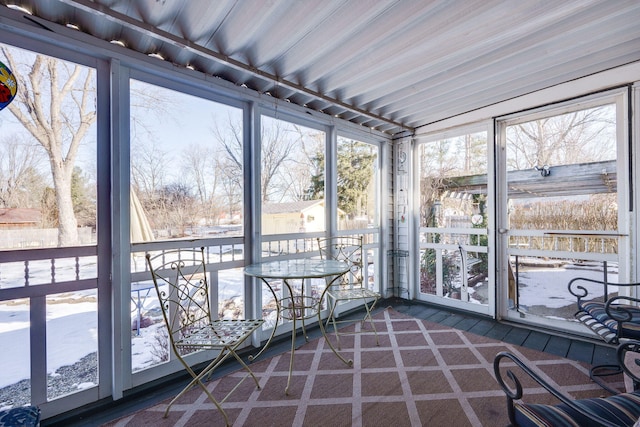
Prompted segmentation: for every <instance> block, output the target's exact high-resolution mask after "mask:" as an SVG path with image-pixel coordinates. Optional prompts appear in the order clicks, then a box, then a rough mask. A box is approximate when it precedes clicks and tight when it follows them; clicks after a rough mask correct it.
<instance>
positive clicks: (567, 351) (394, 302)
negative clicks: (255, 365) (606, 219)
mask: <svg viewBox="0 0 640 427" xmlns="http://www.w3.org/2000/svg"><path fill="white" fill-rule="evenodd" d="M389 306H391V307H393V308H394V309H395V310H397V311H398V312H400V313H403V314H406V315H408V316H412V317H415V318H418V319H424V320H428V321H430V322H435V323H440V324H442V325H446V326H450V327H452V328H456V329H460V330H464V331H468V332H472V333H475V334H478V335H483V336H486V337H489V338H493V339H496V340H499V341H504V342H507V343H510V344H515V345H520V346H524V347H527V348H531V349H535V350H539V351H543V352H547V353H551V354H554V355H557V356H561V357H566V358H569V359H573V360H578V361H581V362H586V363H589V364H593V365H598V364H602V363H610V362H611V361H612V360H615V348H614V347H612V346H606V345H604V344H601V343H600V342H599V341H595V340H594V341H593V342H589V341H585V340H583V339H572V338H569V337H562V336H556V335H551V334H548V333H545V332H544V331H540V330H536V329H528V328H525V327H523V326H520V325H516V324H509V323H503V322H497V321H494V320H492V319H489V318H486V317H483V316H479V315H476V314H473V313H464V312H459V311H452V310H448V309H446V308H443V307H436V306H433V305H431V304H426V303H422V302H416V301H407V300H404V299H400V298H391V299H387V300H383V301H381V302H380V303H379V304H378V308H377V310H383V309H384V308H386V307H389ZM361 316H362V312H355V313H351V314H350V315H349V316H348V317H351V318H353V319H358V318H361ZM307 333H308V336H309V339H315V338H319V337H320V336H321V334H320V329H319V328H318V327H314V328H311V329H309V330H307ZM301 335H302V334H300V336H299V337H298V339H299V343H300V344H302V343H303V341H304V337H302V336H301ZM290 348H291V341H290V339H288V338H287V337H286V336H285V337H282V338H280V339H279V340H277V341H274V342H273V343H272V344H271V345H270V346H269V348H268V349H267V350H266V351H265V353H264V355H263V356H261V358H263V357H264V358H268V357H271V356H273V355H276V354H279V353H282V352H286V351H289V350H290ZM236 368H237V366H235V365H234V364H232V363H230V364H229V366H228V367H225V366H223V367H221V368H220V369H218V370H217V371H216V375H215V376H221V375H225V374H226V373H228V372H230V371H232V370H235V369H236ZM185 381H186V377H185V376H184V375H182V374H176V375H175V376H173V377H171V378H165V379H163V380H162V381H160V380H159V381H156V382H154V383H151V384H147V385H145V386H144V387H139V388H138V389H136V390H133V391H130V392H128V393H127V394H126V395H125V397H124V398H123V399H121V400H118V401H115V402H113V401H111V400H110V399H108V400H107V401H103V402H98V403H95V404H91V405H88V406H86V407H83V408H80V409H77V410H74V411H71V412H70V413H67V414H61V415H59V416H56V417H53V418H50V419H47V420H43V422H42V423H41V425H42V426H43V427H49V426H54V427H58V426H60V427H61V426H64V427H76V426H77V427H80V426H82V427H93V426H95V427H98V426H100V425H102V424H103V423H106V422H108V421H112V420H115V419H117V418H120V417H123V416H125V415H127V414H130V413H132V412H135V411H136V410H138V409H141V408H143V407H147V406H150V405H153V404H155V403H157V402H160V401H162V400H164V399H166V398H169V397H172V396H174V395H176V394H177V393H178V392H179V391H180V390H181V389H182V387H183V386H184V384H186V383H185Z"/></svg>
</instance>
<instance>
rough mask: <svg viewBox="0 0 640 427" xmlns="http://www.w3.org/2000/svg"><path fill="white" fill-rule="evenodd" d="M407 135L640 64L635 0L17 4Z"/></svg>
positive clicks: (64, 0) (85, 0)
mask: <svg viewBox="0 0 640 427" xmlns="http://www.w3.org/2000/svg"><path fill="white" fill-rule="evenodd" d="M4 3H5V4H7V3H12V4H20V5H23V6H24V7H25V8H27V9H29V10H30V11H31V13H32V14H33V15H34V16H37V17H40V18H43V19H45V20H48V21H52V22H55V23H59V24H63V25H66V24H69V23H70V24H75V25H77V26H78V27H79V29H80V31H83V32H86V33H89V34H91V35H93V36H95V37H98V38H100V39H104V40H107V41H112V40H119V41H122V42H123V43H124V44H125V46H126V47H127V48H128V49H133V50H136V51H139V52H142V53H145V54H150V53H159V54H161V55H162V56H163V57H164V58H165V59H166V60H167V61H170V62H172V63H175V64H179V65H183V66H192V67H194V68H195V69H197V70H200V71H202V72H204V73H207V74H211V75H215V76H218V77H221V78H223V79H225V80H228V81H230V82H233V83H234V84H238V85H246V86H247V87H249V88H251V89H254V90H256V91H258V92H260V93H267V92H268V93H269V94H270V95H271V96H274V97H277V98H280V99H285V100H288V101H290V102H293V103H296V104H300V105H305V106H307V107H308V108H311V109H314V110H318V111H323V112H325V113H327V114H331V115H335V116H339V117H341V118H344V119H347V120H350V121H353V122H355V123H358V124H361V125H364V126H368V127H373V128H376V129H379V130H381V131H384V132H388V133H391V134H395V133H397V132H399V131H401V130H407V129H408V130H410V131H413V130H415V129H419V128H420V127H421V126H424V125H427V124H429V123H432V122H436V121H438V120H442V119H445V118H448V117H452V116H455V115H459V114H462V113H465V112H468V111H472V110H474V109H477V108H480V107H483V106H486V105H490V104H493V103H496V102H500V101H503V100H506V99H510V98H513V97H516V96H519V95H523V94H526V93H529V92H532V91H535V90H539V89H543V88H547V87H550V86H553V85H556V84H559V83H562V82H565V81H568V80H572V79H576V78H579V77H582V76H586V75H590V74H593V73H596V72H598V71H602V70H605V69H610V68H612V67H616V66H620V65H623V64H627V63H631V62H635V61H638V60H640V2H639V1H637V0H628V1H624V0H616V1H606V0H605V1H603V0H562V1H557V0H522V1H513V0H504V1H502V0H500V1H499V0H458V1H455V0H454V1H445V0H443V1H417V0H416V1H413V0H377V1H376V0H342V1H337V0H322V1H321V0H296V1H294V0H290V1H288V0H280V1H277V0H271V1H264V0H235V1H230V0H216V1H211V0H136V1H130V0H95V1H89V0H77V1H73V0H41V1H37V0H24V1H22V0H15V1H10V0H5V1H4Z"/></svg>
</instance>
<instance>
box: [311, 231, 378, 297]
mask: <svg viewBox="0 0 640 427" xmlns="http://www.w3.org/2000/svg"><path fill="white" fill-rule="evenodd" d="M318 249H319V251H320V257H321V258H322V259H334V260H337V261H344V262H347V263H349V264H350V265H351V270H350V272H349V274H345V275H344V276H342V278H343V280H342V284H343V285H344V284H347V283H348V284H350V285H353V286H363V284H364V282H365V275H366V271H364V268H363V267H364V266H365V265H366V263H365V262H364V260H366V257H365V253H364V249H363V245H362V236H356V237H353V236H336V237H327V238H321V237H320V238H318Z"/></svg>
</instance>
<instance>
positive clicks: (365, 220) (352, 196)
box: [337, 137, 379, 230]
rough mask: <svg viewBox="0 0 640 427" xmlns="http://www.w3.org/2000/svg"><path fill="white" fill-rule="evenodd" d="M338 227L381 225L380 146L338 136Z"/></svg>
mask: <svg viewBox="0 0 640 427" xmlns="http://www.w3.org/2000/svg"><path fill="white" fill-rule="evenodd" d="M337 170H338V173H337V176H338V180H337V184H338V185H337V196H338V212H337V218H338V229H339V230H352V229H364V228H371V227H378V208H377V206H378V194H379V191H378V189H379V188H378V170H379V168H378V147H377V146H376V145H372V144H367V143H364V142H360V141H356V140H353V139H349V138H344V137H338V150H337Z"/></svg>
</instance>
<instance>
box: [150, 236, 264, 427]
mask: <svg viewBox="0 0 640 427" xmlns="http://www.w3.org/2000/svg"><path fill="white" fill-rule="evenodd" d="M147 263H148V265H149V270H150V271H151V276H152V278H153V283H154V285H155V288H156V291H157V293H158V298H159V300H160V306H161V308H162V316H163V317H164V321H165V324H166V326H167V330H168V333H169V341H170V342H171V348H172V349H173V353H174V354H175V356H176V357H177V358H178V360H180V362H181V363H182V365H184V367H185V369H186V370H187V372H189V374H190V375H191V377H192V378H193V379H192V380H191V382H190V383H189V384H188V385H187V386H186V387H185V388H184V389H183V390H182V391H181V392H180V393H179V394H178V395H177V396H176V397H174V398H173V400H172V401H171V402H170V403H169V405H168V406H167V409H166V411H165V413H164V418H166V417H167V415H168V413H169V409H170V408H171V405H173V404H174V403H175V402H176V400H178V399H179V398H180V396H182V395H183V394H184V393H186V392H187V391H188V390H189V389H191V387H193V386H195V385H196V384H197V385H198V386H200V388H202V390H203V391H204V392H205V393H206V395H207V396H208V397H209V399H210V400H211V402H213V404H214V405H215V406H216V408H218V410H219V411H220V413H221V414H222V415H223V417H224V419H225V423H226V424H227V425H230V423H229V418H228V417H227V414H226V412H225V411H224V409H222V406H221V404H222V403H224V402H225V401H226V399H227V398H228V397H229V396H230V395H231V393H233V392H234V391H235V390H236V389H237V388H238V386H239V385H240V384H241V383H242V382H243V381H244V380H245V379H246V378H247V377H248V376H249V375H250V376H251V377H252V378H253V380H254V381H255V383H256V387H257V388H258V389H260V385H259V384H258V379H257V378H256V377H255V375H254V374H253V372H252V371H251V369H249V367H248V366H247V364H246V363H245V362H244V361H242V359H241V358H240V357H239V356H238V355H237V353H236V349H237V348H238V347H239V346H240V345H241V344H242V343H243V342H245V340H246V339H247V338H249V337H250V336H251V334H252V333H253V332H254V331H256V330H257V329H258V328H260V327H261V326H262V323H263V322H264V321H263V320H262V319H260V320H226V319H225V320H214V319H213V317H212V313H211V307H210V301H209V298H210V295H209V282H208V277H207V271H206V269H205V255H204V248H200V249H199V250H197V249H177V250H170V251H165V252H163V253H162V254H160V255H156V256H153V257H152V256H151V255H149V254H147ZM199 350H217V351H218V354H217V355H216V357H215V358H214V359H213V360H212V361H211V362H210V363H209V364H208V365H207V366H206V367H205V368H204V369H203V370H202V371H201V372H200V373H199V374H197V373H196V372H195V371H194V370H193V369H192V367H191V366H189V364H188V363H187V362H186V361H185V359H184V357H185V356H186V355H187V354H189V353H192V352H195V351H199ZM229 356H233V357H234V358H235V359H236V360H237V361H238V362H239V363H240V365H242V367H243V368H244V369H245V370H246V371H247V372H248V374H247V375H246V376H245V377H243V378H242V379H241V380H240V381H239V382H238V384H237V385H236V386H235V387H234V388H233V389H232V390H231V391H229V393H227V395H226V396H225V397H224V399H222V400H221V401H218V400H216V398H214V397H213V395H212V394H211V393H210V392H209V390H208V389H207V387H206V386H205V385H204V384H203V383H202V379H203V378H204V377H205V376H207V375H209V376H210V375H211V374H212V373H213V371H214V370H215V369H216V368H217V367H219V366H220V365H222V363H224V362H225V360H227V358H229Z"/></svg>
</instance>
